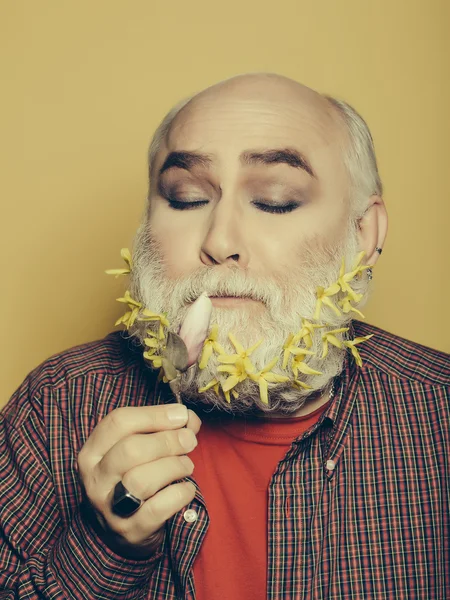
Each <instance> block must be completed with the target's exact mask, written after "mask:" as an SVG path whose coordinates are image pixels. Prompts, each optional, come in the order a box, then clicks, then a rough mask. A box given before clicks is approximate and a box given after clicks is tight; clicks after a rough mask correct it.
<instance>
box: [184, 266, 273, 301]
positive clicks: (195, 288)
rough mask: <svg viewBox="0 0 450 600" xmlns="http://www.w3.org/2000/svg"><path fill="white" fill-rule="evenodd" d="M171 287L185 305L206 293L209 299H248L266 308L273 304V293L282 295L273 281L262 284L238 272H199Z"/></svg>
mask: <svg viewBox="0 0 450 600" xmlns="http://www.w3.org/2000/svg"><path fill="white" fill-rule="evenodd" d="M173 287H174V289H175V288H176V290H177V292H178V293H179V294H180V296H181V297H182V298H183V300H184V302H185V303H186V304H189V303H191V302H194V301H195V300H196V299H197V298H198V297H199V296H200V295H201V294H202V293H203V292H206V294H207V295H208V296H209V297H210V298H211V297H214V296H216V297H225V296H226V297H233V298H248V299H250V300H255V301H258V302H262V303H263V304H264V305H266V306H267V305H270V304H273V300H274V293H275V294H276V295H281V294H282V290H281V289H280V288H279V286H278V285H277V284H276V283H275V282H274V281H273V279H270V280H269V279H268V280H266V281H265V282H264V283H262V282H261V281H256V280H255V279H254V278H249V277H248V275H246V274H244V273H242V272H239V271H233V272H231V273H228V274H226V275H224V274H223V273H217V272H212V271H204V272H201V271H200V272H198V273H195V274H193V275H191V276H189V277H186V278H184V279H183V280H177V281H176V282H173Z"/></svg>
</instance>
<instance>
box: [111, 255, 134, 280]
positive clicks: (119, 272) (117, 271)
mask: <svg viewBox="0 0 450 600" xmlns="http://www.w3.org/2000/svg"><path fill="white" fill-rule="evenodd" d="M120 256H121V257H122V258H123V260H124V261H125V262H126V264H127V265H128V268H127V269H108V270H107V271H105V273H106V274H107V275H115V276H116V279H117V277H119V275H128V274H129V273H131V271H132V269H133V262H132V259H131V253H130V251H129V250H128V248H122V250H121V251H120Z"/></svg>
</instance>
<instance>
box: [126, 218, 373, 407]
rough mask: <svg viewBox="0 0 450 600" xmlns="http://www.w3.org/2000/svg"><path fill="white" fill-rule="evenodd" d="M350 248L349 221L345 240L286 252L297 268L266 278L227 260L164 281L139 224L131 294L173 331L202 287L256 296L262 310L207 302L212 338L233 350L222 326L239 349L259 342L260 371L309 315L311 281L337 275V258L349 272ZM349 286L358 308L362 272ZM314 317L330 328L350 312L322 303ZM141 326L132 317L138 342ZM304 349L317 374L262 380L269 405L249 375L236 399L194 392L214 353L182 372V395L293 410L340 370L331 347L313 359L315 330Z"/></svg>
mask: <svg viewBox="0 0 450 600" xmlns="http://www.w3.org/2000/svg"><path fill="white" fill-rule="evenodd" d="M357 252H358V244H357V236H356V229H355V228H354V227H352V228H351V231H350V232H349V233H348V235H347V236H346V241H345V243H342V244H340V245H339V246H338V247H336V246H335V247H329V246H328V247H326V246H325V245H324V244H320V243H318V241H317V240H311V241H310V242H309V243H308V244H307V245H305V246H304V247H303V248H302V249H301V253H299V255H298V256H297V257H295V256H293V257H292V262H295V263H297V264H296V266H294V267H290V268H289V269H288V270H287V269H285V270H284V271H283V272H279V273H277V274H275V275H274V276H272V277H270V278H269V277H261V276H259V275H255V274H252V273H250V272H248V271H245V270H244V269H242V268H241V267H238V266H235V265H233V266H230V267H229V268H228V269H224V267H223V266H221V267H220V268H219V267H216V266H202V267H200V268H199V269H198V270H196V271H195V272H193V273H191V274H189V275H187V276H185V277H183V278H182V279H181V278H178V279H174V280H171V279H168V278H167V277H166V275H165V273H164V265H163V262H162V260H161V256H160V251H159V249H158V247H157V245H156V243H155V242H154V240H153V238H152V235H151V231H150V228H149V226H148V225H147V224H144V225H142V226H141V228H140V229H139V231H138V233H137V236H136V240H135V246H134V251H133V270H132V273H131V295H132V297H133V298H134V299H136V300H138V301H140V302H141V303H142V305H143V307H145V308H148V309H149V310H152V311H154V312H157V313H162V312H165V313H167V318H168V320H169V322H170V330H171V331H174V332H178V331H179V327H180V325H181V323H182V321H183V319H184V316H185V314H186V311H187V309H188V304H189V303H190V302H192V301H194V300H196V299H197V298H198V296H199V295H200V294H201V293H202V292H204V291H206V293H207V294H208V295H210V296H249V297H251V298H252V299H254V300H259V301H260V302H262V304H263V305H264V307H265V308H264V310H262V311H261V310H258V311H255V310H253V312H252V303H248V305H246V306H245V307H243V308H236V309H234V308H233V309H231V308H213V312H212V317H211V326H212V325H214V324H215V323H217V324H218V326H219V337H218V342H219V343H220V344H221V345H222V346H223V348H224V349H225V351H226V352H227V353H230V354H232V353H234V352H235V349H234V348H233V346H232V345H231V343H230V340H229V338H228V333H229V332H232V333H234V335H235V336H236V338H237V340H238V341H239V342H240V343H241V344H242V345H243V346H244V347H245V348H248V347H250V346H252V345H253V344H255V343H256V342H258V341H259V340H263V342H262V343H261V345H260V346H259V347H258V348H257V349H256V350H255V351H254V353H253V354H252V355H251V362H252V364H253V365H254V367H255V369H256V371H260V370H261V369H262V368H264V367H265V366H266V364H268V363H269V362H270V361H271V360H272V359H273V358H275V356H279V357H281V356H282V354H283V344H284V343H285V341H286V339H287V337H288V336H289V334H291V333H296V332H297V331H299V329H300V328H301V318H302V317H304V318H307V319H308V320H311V319H313V314H314V311H315V307H316V302H317V297H316V289H317V287H318V286H322V287H328V286H329V285H331V284H332V283H334V282H335V281H336V280H337V278H338V274H339V268H340V265H341V261H342V257H345V264H346V267H347V270H349V268H350V266H351V265H352V264H353V262H354V259H355V256H356V254H357ZM352 287H353V288H354V289H355V291H357V292H359V293H362V294H364V297H363V300H362V301H361V302H360V303H359V306H362V305H363V304H364V303H365V300H366V299H367V295H368V293H367V292H368V279H367V277H365V276H363V277H361V278H360V279H359V280H358V281H356V282H354V283H352ZM247 306H248V308H247ZM321 319H323V320H324V321H326V323H327V324H328V325H330V326H333V328H339V327H343V326H345V325H346V324H348V323H349V321H350V320H351V316H350V315H349V314H347V315H344V314H342V315H341V316H340V317H337V316H336V314H335V313H334V312H333V311H331V310H330V309H328V308H326V307H324V308H323V309H322V314H321ZM148 327H149V324H148V323H142V322H136V324H135V325H134V326H133V327H132V328H131V330H130V331H131V334H132V335H134V336H137V337H138V339H139V340H140V342H141V343H142V344H143V339H144V338H145V337H147V336H146V334H145V331H146V329H148ZM319 332H320V330H319ZM344 337H345V336H344ZM310 349H311V350H312V351H313V352H316V355H315V356H308V357H307V358H306V359H305V364H307V365H308V366H309V367H311V368H313V369H315V370H318V371H321V372H322V375H312V376H311V375H310V376H308V375H303V374H300V376H299V379H300V378H301V380H302V381H303V382H304V383H306V384H307V385H309V386H311V389H297V388H293V387H292V384H291V383H283V384H282V383H277V384H269V399H270V401H269V406H266V405H264V404H263V403H262V402H261V401H260V397H259V388H258V384H257V383H255V382H254V381H252V380H250V379H246V380H245V381H243V382H242V383H240V384H239V385H238V386H237V387H236V391H237V392H238V393H239V397H238V398H237V399H235V398H232V401H231V403H230V404H229V403H228V402H227V401H226V400H225V398H224V397H223V395H222V394H221V396H220V397H218V396H217V395H216V393H215V392H214V390H212V389H210V390H208V391H206V392H202V393H199V392H198V389H199V388H201V387H204V386H205V385H206V384H207V383H208V382H210V381H211V380H212V379H214V378H217V376H218V372H217V367H218V365H219V363H218V361H217V357H216V356H215V355H214V354H213V356H212V357H211V358H210V360H209V362H208V365H207V366H206V368H205V369H203V370H200V369H199V368H198V367H193V368H191V369H189V371H188V372H187V373H184V374H183V375H182V378H181V393H182V396H183V399H185V400H186V401H187V402H189V403H195V404H197V405H198V404H201V405H207V406H215V407H218V408H221V409H222V410H225V411H228V412H232V413H249V412H267V413H281V414H287V415H288V414H292V413H294V412H297V411H298V410H299V409H300V408H301V407H302V406H303V404H304V403H305V402H306V400H307V399H308V398H310V397H312V395H314V394H315V395H317V392H318V391H319V390H323V389H324V388H326V387H327V386H328V385H329V384H330V382H331V381H332V379H333V378H334V377H335V376H336V375H338V374H339V373H340V372H341V371H342V367H343V363H344V359H345V352H344V351H343V350H340V349H338V348H336V347H335V346H332V345H330V346H329V351H328V355H327V357H326V358H325V359H322V358H320V356H321V351H322V341H321V335H320V333H318V334H317V335H316V336H314V338H313V347H312V348H310ZM279 364H281V361H279ZM272 371H273V372H275V373H278V374H284V375H286V374H287V373H286V372H285V371H283V370H282V369H281V367H279V366H276V367H274V368H273V369H272Z"/></svg>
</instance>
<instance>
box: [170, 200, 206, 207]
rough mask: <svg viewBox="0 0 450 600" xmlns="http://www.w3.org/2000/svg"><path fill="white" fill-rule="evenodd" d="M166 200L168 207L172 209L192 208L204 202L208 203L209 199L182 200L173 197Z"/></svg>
mask: <svg viewBox="0 0 450 600" xmlns="http://www.w3.org/2000/svg"><path fill="white" fill-rule="evenodd" d="M167 202H168V203H169V206H170V208H173V209H174V210H192V209H195V208H199V207H200V206H204V205H205V204H209V200H195V201H194V200H189V201H184V200H175V199H174V198H167Z"/></svg>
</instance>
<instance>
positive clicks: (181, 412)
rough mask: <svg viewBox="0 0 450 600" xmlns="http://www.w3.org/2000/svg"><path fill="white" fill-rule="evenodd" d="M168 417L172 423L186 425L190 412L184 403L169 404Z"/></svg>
mask: <svg viewBox="0 0 450 600" xmlns="http://www.w3.org/2000/svg"><path fill="white" fill-rule="evenodd" d="M166 415H167V418H168V419H169V421H170V422H171V423H176V424H177V425H184V424H185V423H187V419H188V412H187V408H186V407H185V406H184V404H169V405H168V406H167V408H166Z"/></svg>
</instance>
